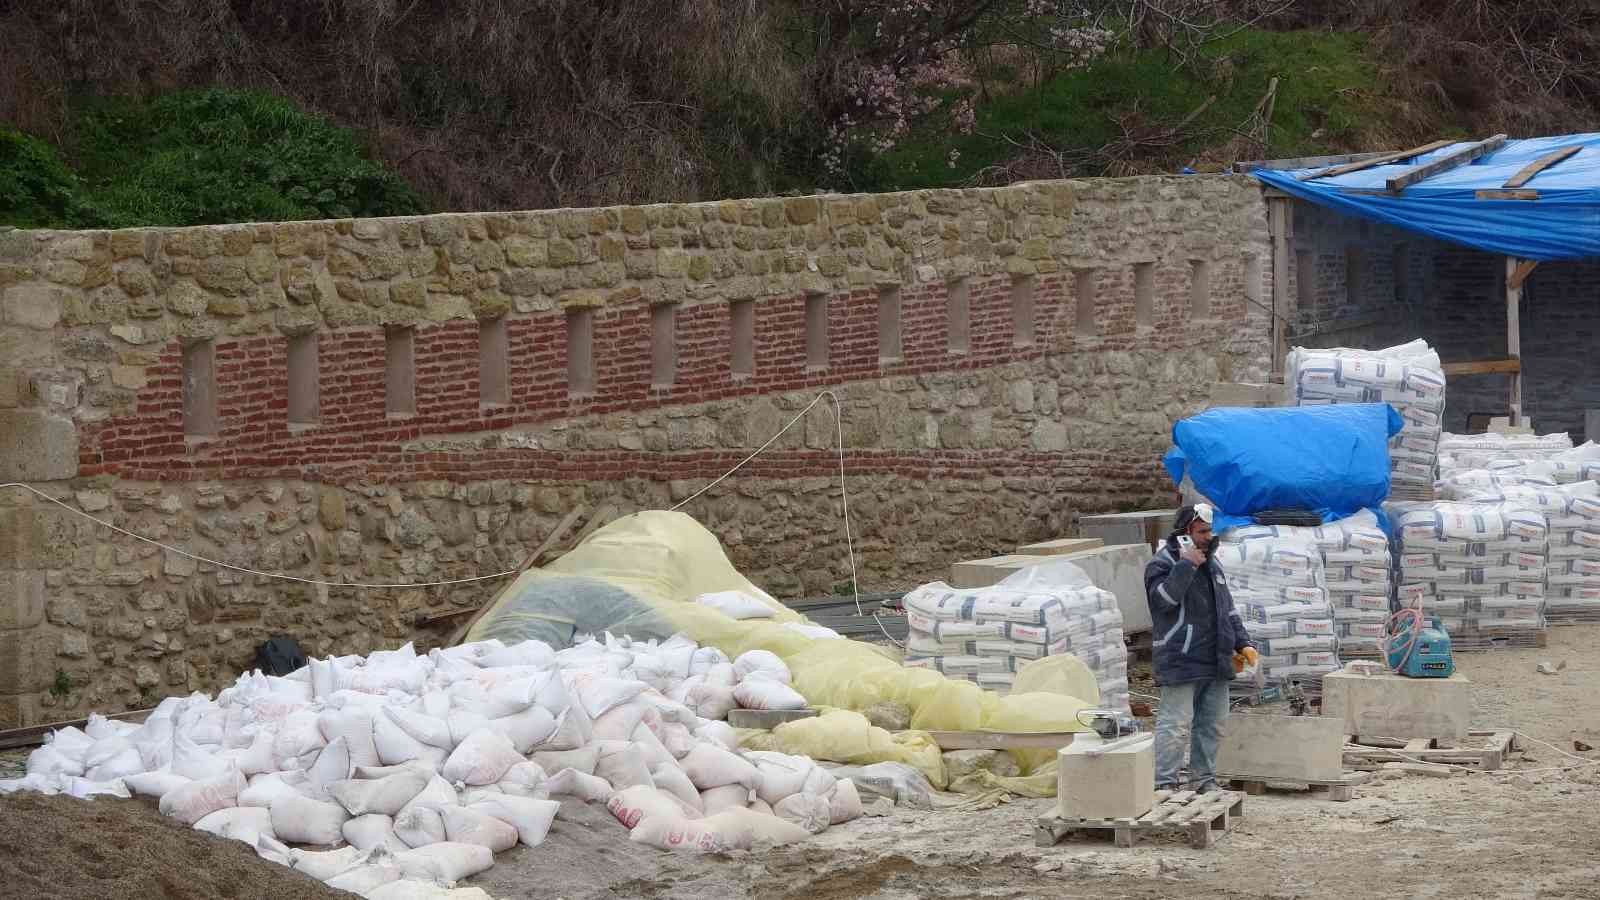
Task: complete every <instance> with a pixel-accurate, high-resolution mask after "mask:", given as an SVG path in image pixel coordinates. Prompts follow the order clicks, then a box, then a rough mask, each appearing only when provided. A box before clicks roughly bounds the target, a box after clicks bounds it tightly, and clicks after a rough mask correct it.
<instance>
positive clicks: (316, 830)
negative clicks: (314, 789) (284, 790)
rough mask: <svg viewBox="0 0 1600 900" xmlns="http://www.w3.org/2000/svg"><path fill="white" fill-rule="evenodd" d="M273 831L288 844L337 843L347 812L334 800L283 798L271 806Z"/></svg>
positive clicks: (341, 833)
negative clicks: (332, 801)
mask: <svg viewBox="0 0 1600 900" xmlns="http://www.w3.org/2000/svg"><path fill="white" fill-rule="evenodd" d="M271 811H272V833H273V834H274V835H276V836H277V838H278V840H280V841H284V842H286V843H290V844H337V843H339V842H340V841H341V840H343V839H344V823H345V822H346V821H347V820H349V818H350V814H349V813H347V812H345V809H344V807H342V806H340V805H339V804H337V803H331V802H324V801H321V800H313V799H311V798H310V797H285V798H282V799H279V800H275V801H273V803H272V806H271Z"/></svg>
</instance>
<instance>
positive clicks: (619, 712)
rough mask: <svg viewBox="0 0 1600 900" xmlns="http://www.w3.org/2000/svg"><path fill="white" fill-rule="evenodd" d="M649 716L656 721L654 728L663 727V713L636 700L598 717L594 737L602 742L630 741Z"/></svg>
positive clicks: (595, 721)
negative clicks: (640, 724) (636, 729)
mask: <svg viewBox="0 0 1600 900" xmlns="http://www.w3.org/2000/svg"><path fill="white" fill-rule="evenodd" d="M647 716H648V717H650V718H652V719H653V720H654V723H655V724H654V725H653V726H652V727H654V728H659V727H660V726H661V713H660V712H658V711H657V710H656V709H655V707H653V706H651V705H650V704H648V703H646V702H644V700H643V699H642V698H635V699H633V700H630V701H628V702H627V703H624V704H622V705H620V706H616V707H613V708H612V709H610V710H608V711H607V712H606V714H605V715H603V716H599V717H597V718H596V719H595V720H594V737H595V739H596V740H601V741H625V740H628V739H629V738H630V737H632V735H633V730H634V729H635V728H637V727H638V726H639V723H640V722H642V721H644V720H645V718H646V717H647Z"/></svg>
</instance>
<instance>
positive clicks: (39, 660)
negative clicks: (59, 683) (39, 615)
mask: <svg viewBox="0 0 1600 900" xmlns="http://www.w3.org/2000/svg"><path fill="white" fill-rule="evenodd" d="M39 632H40V629H37V628H19V629H17V630H15V631H0V695H5V694H27V693H32V692H33V691H42V690H44V689H45V688H46V687H48V686H49V685H50V683H51V682H52V681H53V680H54V679H55V655H56V654H55V651H56V646H55V642H54V641H45V640H41V638H42V637H43V635H41V634H40V633H39Z"/></svg>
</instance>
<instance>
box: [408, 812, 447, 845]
mask: <svg viewBox="0 0 1600 900" xmlns="http://www.w3.org/2000/svg"><path fill="white" fill-rule="evenodd" d="M448 805H449V804H445V805H440V806H433V805H428V804H413V805H411V806H408V807H406V808H405V809H404V810H402V811H401V813H400V815H398V816H395V817H394V836H395V837H397V838H399V839H400V842H401V843H403V844H405V845H406V846H408V847H413V848H415V847H426V846H428V845H429V844H437V843H440V842H442V841H444V840H445V838H446V834H445V828H444V813H443V812H442V811H443V810H444V809H446V808H447V806H448Z"/></svg>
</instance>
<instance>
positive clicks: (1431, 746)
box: [1344, 731, 1522, 772]
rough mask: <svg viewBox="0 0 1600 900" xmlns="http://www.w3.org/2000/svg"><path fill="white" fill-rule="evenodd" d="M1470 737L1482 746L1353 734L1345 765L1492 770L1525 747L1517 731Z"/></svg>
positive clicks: (1474, 733) (1348, 740) (1473, 733)
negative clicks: (1428, 765) (1417, 764)
mask: <svg viewBox="0 0 1600 900" xmlns="http://www.w3.org/2000/svg"><path fill="white" fill-rule="evenodd" d="M1467 739H1468V740H1469V741H1471V740H1473V739H1477V741H1478V743H1479V746H1477V747H1440V746H1439V742H1438V740H1437V739H1434V738H1416V739H1414V740H1409V741H1399V740H1393V739H1390V738H1381V737H1360V736H1356V735H1350V736H1347V737H1346V738H1345V739H1344V742H1345V751H1344V764H1345V766H1346V767H1347V768H1351V769H1359V770H1363V771H1375V770H1377V769H1381V768H1383V767H1384V765H1385V764H1387V763H1407V762H1422V763H1435V764H1445V765H1452V766H1468V767H1470V768H1475V769H1479V770H1481V771H1484V772H1492V771H1495V770H1496V769H1500V768H1502V767H1504V766H1505V761H1506V754H1507V753H1511V752H1513V751H1520V750H1522V742H1521V741H1520V740H1518V739H1517V734H1516V732H1514V731H1469V732H1467ZM1351 745H1357V746H1354V747H1352V746H1351Z"/></svg>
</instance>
